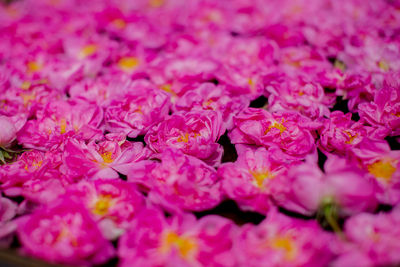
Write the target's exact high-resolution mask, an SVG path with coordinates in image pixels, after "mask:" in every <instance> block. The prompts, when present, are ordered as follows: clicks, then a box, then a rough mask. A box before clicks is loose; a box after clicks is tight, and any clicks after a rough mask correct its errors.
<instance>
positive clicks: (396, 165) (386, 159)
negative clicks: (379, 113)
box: [352, 139, 400, 205]
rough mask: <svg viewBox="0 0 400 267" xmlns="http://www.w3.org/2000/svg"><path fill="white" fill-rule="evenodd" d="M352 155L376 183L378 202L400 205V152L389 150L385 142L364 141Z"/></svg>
mask: <svg viewBox="0 0 400 267" xmlns="http://www.w3.org/2000/svg"><path fill="white" fill-rule="evenodd" d="M352 153H353V154H354V156H355V158H356V160H358V161H359V162H360V163H361V167H362V168H363V169H364V170H365V171H366V172H368V176H369V177H371V178H372V179H373V180H375V181H376V183H377V185H378V188H377V190H376V195H377V198H378V200H379V201H380V202H383V203H386V204H391V205H396V204H398V203H400V191H399V190H400V152H399V151H392V150H390V147H389V145H388V144H387V142H386V141H385V140H382V141H381V140H370V139H364V141H363V142H361V143H360V144H359V145H358V146H357V147H354V148H353V149H352Z"/></svg>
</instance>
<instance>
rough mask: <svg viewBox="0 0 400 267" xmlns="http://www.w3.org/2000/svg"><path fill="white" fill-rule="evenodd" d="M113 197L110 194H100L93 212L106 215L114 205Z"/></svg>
mask: <svg viewBox="0 0 400 267" xmlns="http://www.w3.org/2000/svg"><path fill="white" fill-rule="evenodd" d="M111 202H112V198H111V197H110V196H100V197H99V199H98V200H97V201H96V203H95V204H94V207H93V209H92V212H93V213H94V214H96V215H100V216H104V215H106V214H107V213H108V210H109V209H110V207H111V205H112V203H111Z"/></svg>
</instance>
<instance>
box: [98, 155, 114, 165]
mask: <svg viewBox="0 0 400 267" xmlns="http://www.w3.org/2000/svg"><path fill="white" fill-rule="evenodd" d="M101 158H102V159H103V161H104V163H106V164H109V163H112V162H113V161H114V159H113V158H112V152H104V153H102V154H101Z"/></svg>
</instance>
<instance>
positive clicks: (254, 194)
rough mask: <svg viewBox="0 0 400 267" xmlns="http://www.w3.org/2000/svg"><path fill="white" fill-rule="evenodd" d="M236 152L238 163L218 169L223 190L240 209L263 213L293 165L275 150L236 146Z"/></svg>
mask: <svg viewBox="0 0 400 267" xmlns="http://www.w3.org/2000/svg"><path fill="white" fill-rule="evenodd" d="M236 149H237V151H238V155H239V157H238V159H237V161H236V162H234V163H231V162H229V163H223V164H222V165H221V166H220V167H219V168H218V175H219V176H220V177H221V178H222V188H223V190H224V192H225V193H226V194H227V196H228V197H229V198H231V199H233V200H235V201H237V203H238V204H239V205H240V206H241V208H242V209H244V210H253V211H258V212H260V213H264V214H265V213H266V212H267V211H268V210H269V208H270V206H271V201H270V197H271V194H274V192H275V191H279V190H281V189H280V187H281V186H283V185H284V182H283V181H282V179H284V178H285V177H284V176H285V173H286V171H287V169H288V166H289V164H295V163H294V162H292V161H291V160H289V159H287V156H286V157H285V154H284V153H282V152H281V150H280V149H279V148H277V147H271V148H269V149H268V150H267V149H265V148H264V147H260V148H257V149H255V148H252V147H250V146H245V145H236Z"/></svg>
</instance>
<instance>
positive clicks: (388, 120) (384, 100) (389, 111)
mask: <svg viewBox="0 0 400 267" xmlns="http://www.w3.org/2000/svg"><path fill="white" fill-rule="evenodd" d="M358 109H359V113H360V117H361V118H364V119H365V120H366V121H367V122H368V123H370V124H371V125H373V126H384V127H386V128H388V129H389V130H390V131H391V135H392V136H396V135H400V130H399V129H400V88H399V87H397V88H393V87H388V86H385V87H383V88H382V89H380V90H377V91H376V92H375V97H374V101H373V102H370V103H362V104H360V105H359V108H358Z"/></svg>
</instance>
